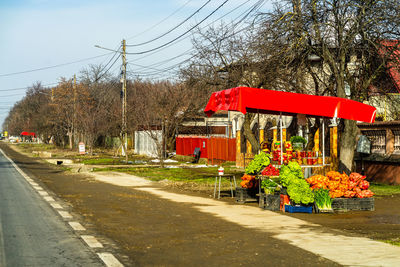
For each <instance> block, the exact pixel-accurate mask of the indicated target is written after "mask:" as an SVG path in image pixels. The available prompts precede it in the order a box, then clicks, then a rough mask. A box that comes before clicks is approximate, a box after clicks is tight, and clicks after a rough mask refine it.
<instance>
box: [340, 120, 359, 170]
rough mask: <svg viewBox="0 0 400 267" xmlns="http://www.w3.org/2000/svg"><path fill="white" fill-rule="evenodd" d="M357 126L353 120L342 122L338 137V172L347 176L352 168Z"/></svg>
mask: <svg viewBox="0 0 400 267" xmlns="http://www.w3.org/2000/svg"><path fill="white" fill-rule="evenodd" d="M356 135H357V124H356V122H355V121H353V120H344V130H343V133H342V136H341V137H340V145H339V147H340V150H339V151H340V156H339V171H340V172H343V171H345V172H346V173H347V174H349V173H350V172H351V170H352V167H353V159H354V149H355V146H356Z"/></svg>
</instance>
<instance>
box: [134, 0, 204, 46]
mask: <svg viewBox="0 0 400 267" xmlns="http://www.w3.org/2000/svg"><path fill="white" fill-rule="evenodd" d="M210 2H211V0H208V1H207V2H205V3H204V4H203V5H202V6H201V7H200V8H198V9H197V10H196V11H195V12H194V13H192V14H191V15H190V16H189V17H187V18H186V19H184V20H183V21H182V22H180V23H179V24H178V25H176V26H175V27H173V28H171V29H169V30H168V31H166V32H165V33H163V34H161V35H159V36H157V37H155V38H153V39H151V40H148V41H146V42H143V43H138V44H131V45H127V46H129V47H134V46H141V45H145V44H149V43H152V42H154V41H156V40H158V39H160V38H162V37H164V36H165V35H167V34H169V33H171V32H173V31H174V30H176V29H177V28H179V27H180V26H182V25H183V24H184V23H185V22H187V21H188V20H189V19H191V18H192V17H193V16H194V15H196V14H197V13H198V12H200V10H202V9H203V8H204V7H205V6H206V5H208V4H209V3H210Z"/></svg>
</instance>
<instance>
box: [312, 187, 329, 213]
mask: <svg viewBox="0 0 400 267" xmlns="http://www.w3.org/2000/svg"><path fill="white" fill-rule="evenodd" d="M314 198H315V204H316V205H317V207H318V208H319V209H321V210H332V199H331V197H330V196H329V190H328V189H324V188H319V189H314Z"/></svg>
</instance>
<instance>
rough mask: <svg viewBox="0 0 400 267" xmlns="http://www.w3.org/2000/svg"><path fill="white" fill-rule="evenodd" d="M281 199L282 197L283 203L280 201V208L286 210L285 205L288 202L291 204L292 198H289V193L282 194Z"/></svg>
mask: <svg viewBox="0 0 400 267" xmlns="http://www.w3.org/2000/svg"><path fill="white" fill-rule="evenodd" d="M280 199H281V201H280V202H281V203H280V206H279V209H280V210H281V211H283V212H285V210H284V207H285V205H286V204H290V198H289V196H288V195H282V194H281V195H280Z"/></svg>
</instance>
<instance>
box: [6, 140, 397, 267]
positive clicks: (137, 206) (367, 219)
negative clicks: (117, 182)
mask: <svg viewBox="0 0 400 267" xmlns="http://www.w3.org/2000/svg"><path fill="white" fill-rule="evenodd" d="M0 148H1V149H3V150H4V151H5V152H6V153H7V154H8V155H9V156H10V157H11V158H12V159H13V160H14V161H15V162H16V163H17V164H18V165H19V166H20V167H21V168H22V169H23V170H24V171H25V172H26V173H27V174H28V175H30V176H31V177H32V178H34V179H36V180H37V181H38V182H39V183H40V184H41V185H42V186H43V187H44V188H47V189H49V191H51V192H54V194H55V196H56V197H58V198H60V199H62V200H63V201H65V202H66V203H68V204H69V206H70V208H71V212H72V213H73V214H74V216H77V217H78V218H80V220H81V222H82V223H83V224H84V226H85V227H86V228H87V229H89V231H93V232H95V233H97V235H99V236H100V237H101V238H103V242H104V240H105V242H106V244H109V246H110V247H111V248H112V249H113V250H114V253H116V254H117V255H118V258H119V259H120V260H121V262H123V263H124V264H125V265H127V266H138V265H139V266H154V265H157V266H159V265H162V266H183V265H189V264H190V265H194V266H200V265H205V263H207V265H209V266H218V265H228V264H229V265H234V266H240V265H255V266H265V265H266V264H268V265H279V266H281V265H289V266H335V265H336V264H335V263H334V262H331V261H329V260H326V259H324V258H321V257H318V256H316V255H314V254H312V253H309V252H306V251H304V250H302V249H299V248H297V247H294V246H291V245H289V244H287V243H285V242H282V241H279V240H276V239H273V238H271V237H270V236H269V235H268V234H266V233H260V232H258V231H256V230H249V229H245V228H243V227H241V226H239V225H235V224H233V223H229V222H226V221H224V220H222V219H219V218H216V217H213V216H211V215H207V214H202V213H200V212H194V211H193V209H192V208H191V207H190V205H189V204H182V203H174V202H171V201H167V200H163V199H160V198H156V197H154V196H153V195H151V194H149V193H146V192H142V191H139V190H134V189H132V188H126V187H119V186H114V185H110V184H105V183H101V182H97V181H95V180H93V179H92V178H89V177H88V176H87V175H84V174H71V173H68V172H64V171H62V169H61V168H59V167H57V166H54V165H50V164H46V163H43V162H42V161H40V160H37V159H33V158H29V157H27V156H25V155H22V154H19V153H17V152H15V151H14V150H13V149H10V148H9V147H8V146H7V145H5V144H3V143H0ZM159 186H160V187H164V188H163V189H164V190H168V191H171V192H176V193H185V194H191V195H196V196H202V197H210V195H211V192H209V191H195V190H193V189H192V190H191V191H190V190H189V189H188V188H184V187H168V186H167V185H165V184H160V185H159ZM224 196H225V197H223V198H222V200H221V201H226V202H228V203H231V204H232V205H236V204H235V202H234V200H233V199H232V198H230V197H227V196H228V195H224ZM245 205H256V204H255V203H249V204H245ZM375 209H376V210H375V211H371V212H349V213H342V214H290V215H289V216H293V217H297V218H300V219H302V220H305V221H310V222H314V223H318V224H320V225H322V226H327V227H330V228H333V229H337V230H340V231H345V232H348V233H349V234H350V235H351V234H356V235H362V236H366V237H370V238H372V239H378V240H388V239H391V240H398V238H399V234H398V233H400V195H394V196H389V197H382V198H376V200H375ZM255 244H256V245H255ZM286 255H290V257H287V256H286Z"/></svg>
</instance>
